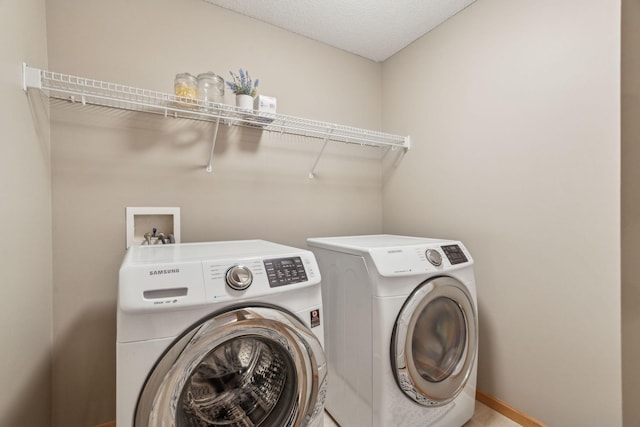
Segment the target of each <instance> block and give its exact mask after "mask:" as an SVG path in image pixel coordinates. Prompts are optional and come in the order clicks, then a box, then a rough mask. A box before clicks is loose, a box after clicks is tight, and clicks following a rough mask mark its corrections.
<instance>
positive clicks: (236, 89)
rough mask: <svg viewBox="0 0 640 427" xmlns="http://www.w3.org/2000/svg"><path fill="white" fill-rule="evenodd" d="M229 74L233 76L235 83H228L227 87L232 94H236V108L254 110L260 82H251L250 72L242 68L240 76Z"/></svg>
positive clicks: (257, 80) (231, 72) (230, 72)
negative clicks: (254, 101)
mask: <svg viewBox="0 0 640 427" xmlns="http://www.w3.org/2000/svg"><path fill="white" fill-rule="evenodd" d="M229 74H231V79H232V80H233V81H230V82H227V86H228V87H229V89H231V92H233V93H235V94H236V107H240V108H243V109H246V110H253V98H254V97H255V96H256V90H257V88H258V83H260V80H259V79H256V81H255V82H254V81H253V80H251V76H249V72H248V71H244V70H243V69H242V68H240V70H239V73H238V74H236V73H234V72H233V71H229Z"/></svg>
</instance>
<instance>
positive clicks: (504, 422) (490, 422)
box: [324, 401, 520, 427]
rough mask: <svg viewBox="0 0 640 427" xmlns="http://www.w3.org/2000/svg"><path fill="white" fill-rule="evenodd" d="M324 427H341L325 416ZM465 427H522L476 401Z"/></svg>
mask: <svg viewBox="0 0 640 427" xmlns="http://www.w3.org/2000/svg"><path fill="white" fill-rule="evenodd" d="M324 427H339V426H338V425H337V424H336V423H335V421H333V419H331V417H330V416H329V415H328V414H327V413H325V414H324ZM463 427H520V424H518V423H516V422H515V421H511V420H510V419H509V418H507V417H505V416H504V415H502V414H501V413H499V412H496V411H494V410H493V409H491V408H489V407H488V406H486V405H484V404H482V403H480V402H478V401H476V409H475V412H474V414H473V418H471V419H470V420H469V422H467V423H466V424H465V425H464V426H463Z"/></svg>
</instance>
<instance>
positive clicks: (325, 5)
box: [204, 0, 475, 61]
mask: <svg viewBox="0 0 640 427" xmlns="http://www.w3.org/2000/svg"><path fill="white" fill-rule="evenodd" d="M204 1H206V2H208V3H212V4H215V5H217V6H220V7H223V8H225V9H229V10H233V11H235V12H238V13H241V14H243V15H246V16H250V17H252V18H255V19H258V20H260V21H264V22H267V23H269V24H273V25H275V26H277V27H280V28H283V29H285V30H288V31H291V32H294V33H297V34H301V35H303V36H307V37H309V38H311V39H314V40H317V41H320V42H323V43H326V44H328V45H331V46H334V47H337V48H340V49H343V50H346V51H348V52H351V53H355V54H356V55H360V56H363V57H365V58H368V59H371V60H373V61H384V60H385V59H387V58H388V57H390V56H391V55H393V54H394V53H396V52H398V51H399V50H401V49H402V48H404V47H405V46H407V45H408V44H410V43H411V42H413V41H414V40H416V39H418V38H419V37H420V36H422V35H423V34H425V33H427V32H429V31H430V30H431V29H433V28H434V27H436V26H437V25H439V24H440V23H442V22H443V21H445V20H447V19H448V18H450V17H451V16H453V15H455V14H456V13H457V12H459V11H461V10H462V9H464V8H465V7H467V6H468V5H470V4H471V3H473V2H474V1H475V0H204Z"/></svg>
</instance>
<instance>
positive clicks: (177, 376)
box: [134, 306, 327, 427]
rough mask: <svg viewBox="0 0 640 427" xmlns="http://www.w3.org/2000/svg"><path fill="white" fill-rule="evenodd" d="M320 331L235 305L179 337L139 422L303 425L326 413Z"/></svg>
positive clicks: (276, 312)
mask: <svg viewBox="0 0 640 427" xmlns="http://www.w3.org/2000/svg"><path fill="white" fill-rule="evenodd" d="M326 374H327V371H326V363H325V357H324V352H323V350H322V346H321V344H320V342H319V341H318V339H317V338H316V336H315V335H314V334H313V332H311V331H310V330H309V329H308V328H307V327H306V326H305V325H304V324H303V323H301V322H300V321H299V320H298V319H297V318H296V317H295V316H294V315H292V314H290V313H288V312H285V311H283V310H281V309H277V308H275V307H260V306H258V307H241V308H240V307H235V308H233V309H230V310H228V311H225V312H223V313H220V314H217V315H215V316H213V317H210V318H208V319H206V320H204V321H203V322H201V323H199V324H197V325H195V326H194V327H193V328H191V329H190V330H188V331H187V332H186V333H185V334H184V335H182V336H181V337H180V338H179V339H177V340H176V342H175V343H174V344H173V345H172V346H171V347H170V348H169V349H168V350H167V351H166V352H165V354H164V355H163V356H162V357H161V358H160V360H159V361H158V363H157V364H156V366H155V368H154V370H153V372H152V373H151V375H150V376H149V377H148V379H147V381H146V383H145V385H144V387H143V389H142V393H141V395H140V398H139V400H138V405H137V408H136V414H135V422H134V426H135V427H142V426H145V427H147V426H150V427H151V426H153V427H163V426H166V427H196V426H197V427H203V426H225V427H235V426H243V427H245V426H304V425H310V424H313V422H314V421H315V420H316V419H318V418H320V417H322V411H323V408H324V398H325V393H326Z"/></svg>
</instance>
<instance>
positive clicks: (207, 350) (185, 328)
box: [116, 240, 327, 427]
mask: <svg viewBox="0 0 640 427" xmlns="http://www.w3.org/2000/svg"><path fill="white" fill-rule="evenodd" d="M322 310H323V309H322V296H321V290H320V273H319V270H318V265H317V263H316V260H315V258H314V256H313V254H312V253H311V252H309V251H307V250H302V249H297V248H293V247H288V246H283V245H279V244H275V243H270V242H266V241H262V240H250V241H249V240H247V241H232V242H212V243H191V244H178V245H166V246H164V245H162V246H132V247H131V248H129V250H128V251H127V254H126V256H125V258H124V261H123V263H122V266H121V268H120V283H119V289H118V308H117V320H118V326H117V328H118V329H117V343H116V349H117V386H116V391H117V400H116V403H117V409H116V412H117V419H116V422H117V425H118V427H131V426H135V427H142V426H144V427H164V426H166V427H174V426H175V427H192V426H193V427H195V426H197V427H201V426H225V427H235V426H321V425H322V422H323V421H322V420H323V407H324V398H325V390H326V375H327V366H326V362H325V356H324V351H323V347H322V346H323V322H324V319H323V315H324V314H323V311H322Z"/></svg>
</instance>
